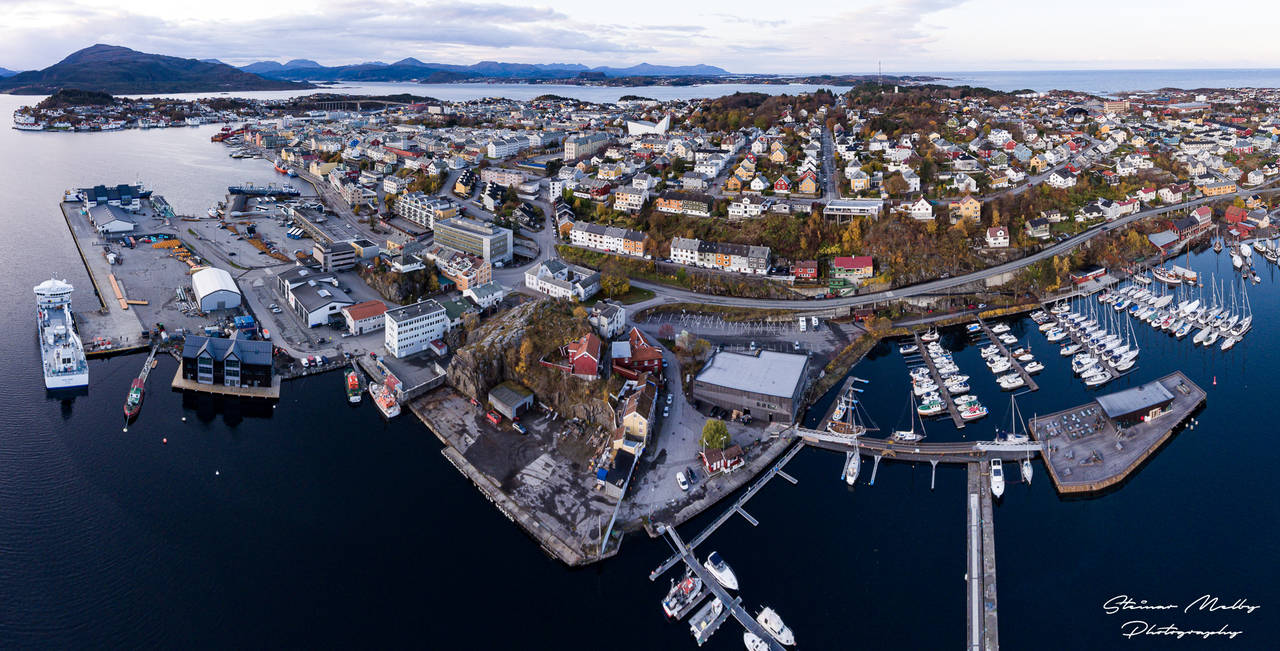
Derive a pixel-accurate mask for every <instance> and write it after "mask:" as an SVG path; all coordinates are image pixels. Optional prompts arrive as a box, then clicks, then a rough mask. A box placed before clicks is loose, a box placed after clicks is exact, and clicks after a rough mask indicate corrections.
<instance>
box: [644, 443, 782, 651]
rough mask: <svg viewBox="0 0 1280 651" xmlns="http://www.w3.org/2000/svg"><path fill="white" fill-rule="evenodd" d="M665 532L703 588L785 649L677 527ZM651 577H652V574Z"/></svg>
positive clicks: (773, 647) (775, 646)
mask: <svg viewBox="0 0 1280 651" xmlns="http://www.w3.org/2000/svg"><path fill="white" fill-rule="evenodd" d="M797 447H799V446H797ZM665 533H666V534H667V537H668V538H670V539H671V544H672V545H673V546H674V547H675V548H676V556H677V558H679V559H680V560H682V561H684V564H685V565H687V566H688V567H689V569H690V570H691V571H692V572H693V573H694V574H696V575H698V578H700V579H702V586H703V588H704V589H708V590H710V591H711V594H712V595H713V596H714V597H715V598H717V599H719V600H720V603H722V604H724V607H725V610H726V611H728V612H729V614H731V615H733V617H734V619H737V620H738V623H739V624H742V627H743V628H745V629H747V630H748V631H751V632H752V633H754V634H755V635H756V637H758V638H760V639H762V640H764V641H765V643H766V644H768V645H769V648H770V649H771V650H772V651H785V647H783V646H782V645H781V644H779V643H778V641H777V640H775V639H774V638H773V636H772V635H770V634H769V632H768V631H766V630H765V629H764V627H763V626H761V625H760V622H757V621H756V618H755V617H752V616H751V613H749V612H747V609H746V608H743V607H742V599H740V598H739V599H734V598H731V597H730V596H729V593H728V592H727V591H725V589H724V586H722V585H720V582H719V581H717V580H716V578H715V577H714V576H711V572H708V571H707V568H705V567H703V565H702V563H699V562H698V559H697V557H696V556H694V555H693V550H692V549H690V548H688V547H686V546H685V544H684V541H683V540H681V539H680V535H679V534H677V533H676V528H675V527H667V528H666V531H665ZM650 578H652V576H651V577H650Z"/></svg>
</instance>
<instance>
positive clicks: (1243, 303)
mask: <svg viewBox="0 0 1280 651" xmlns="http://www.w3.org/2000/svg"><path fill="white" fill-rule="evenodd" d="M1204 285H1205V284H1204V283H1200V284H1197V285H1195V286H1192V285H1190V284H1179V285H1174V286H1173V287H1171V288H1161V287H1160V286H1159V285H1154V286H1153V287H1150V288H1146V287H1144V288H1137V287H1134V286H1129V287H1124V288H1121V289H1118V290H1116V291H1114V292H1108V293H1105V294H1102V295H1099V296H1098V301H1099V302H1101V303H1104V304H1110V305H1111V307H1112V308H1113V309H1114V310H1115V311H1116V312H1127V313H1128V314H1129V315H1130V316H1132V317H1133V318H1135V319H1137V320H1138V321H1139V322H1145V323H1147V324H1149V325H1150V326H1151V327H1152V328H1155V329H1156V330H1163V331H1165V332H1168V333H1169V334H1171V335H1173V336H1174V337H1177V338H1178V339H1182V338H1184V337H1187V336H1188V335H1190V336H1191V341H1192V343H1193V344H1194V345H1197V346H1205V347H1209V346H1217V347H1218V348H1220V349H1222V350H1231V348H1232V347H1233V346H1235V345H1236V344H1238V343H1240V340H1242V339H1243V338H1244V336H1245V335H1246V334H1247V333H1248V332H1249V330H1250V329H1251V328H1252V327H1253V307H1252V306H1251V305H1250V303H1249V291H1248V288H1247V286H1246V285H1245V283H1244V280H1243V279H1241V281H1240V282H1239V284H1238V286H1237V283H1236V282H1235V281H1234V280H1230V279H1226V278H1222V279H1219V278H1216V277H1213V276H1211V277H1210V279H1209V282H1208V287H1207V288H1206V287H1205V286H1204ZM1193 332H1194V333H1195V334H1192V333H1193Z"/></svg>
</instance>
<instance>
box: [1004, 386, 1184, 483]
mask: <svg viewBox="0 0 1280 651" xmlns="http://www.w3.org/2000/svg"><path fill="white" fill-rule="evenodd" d="M1205 395H1206V394H1205V391H1204V389H1202V388H1200V387H1199V386H1198V385H1197V384H1196V383H1195V382H1192V381H1191V379H1190V378H1188V377H1187V376H1186V375H1184V374H1183V373H1182V372H1181V371H1177V372H1174V373H1170V374H1169V375H1166V376H1164V377H1162V378H1159V379H1157V380H1154V381H1152V382H1148V383H1147V384H1143V385H1139V386H1136V387H1131V388H1129V389H1125V390H1123V391H1118V392H1115V393H1111V394H1107V395H1102V396H1099V397H1098V398H1097V399H1095V400H1094V401H1092V402H1089V403H1087V404H1084V405H1080V406H1078V407H1073V408H1071V409H1066V410H1063V411H1059V412H1056V413H1052V414H1048V415H1045V416H1040V417H1037V418H1035V419H1033V420H1032V421H1031V422H1030V423H1028V425H1027V429H1028V431H1029V432H1030V433H1031V435H1032V436H1033V437H1034V438H1035V439H1036V440H1037V441H1041V442H1043V443H1045V444H1046V450H1045V455H1044V459H1045V465H1046V466H1048V468H1049V476H1050V477H1052V478H1053V483H1054V486H1055V487H1056V488H1057V489H1058V492H1059V493H1064V494H1067V493H1094V492H1097V491H1100V490H1103V489H1106V488H1108V487H1111V486H1114V485H1116V484H1118V483H1119V482H1122V481H1124V480H1125V479H1127V478H1129V477H1130V476H1131V475H1132V474H1133V473H1134V472H1135V471H1136V470H1137V469H1138V468H1139V467H1140V466H1141V465H1142V463H1143V462H1144V461H1145V460H1147V459H1148V458H1150V457H1151V455H1153V454H1155V452H1156V451H1157V450H1159V449H1160V447H1161V446H1162V445H1164V443H1165V442H1166V441H1168V440H1169V439H1170V438H1172V437H1173V435H1174V433H1175V432H1177V431H1178V430H1179V428H1180V427H1182V425H1183V424H1184V423H1186V422H1187V420H1188V419H1189V418H1191V415H1192V414H1193V413H1194V412H1195V411H1196V410H1197V409H1198V408H1200V406H1201V405H1203V404H1204V403H1205Z"/></svg>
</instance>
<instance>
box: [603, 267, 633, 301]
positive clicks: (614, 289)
mask: <svg viewBox="0 0 1280 651" xmlns="http://www.w3.org/2000/svg"><path fill="white" fill-rule="evenodd" d="M600 289H602V290H604V293H605V296H608V297H610V298H617V297H619V296H626V295H627V293H628V292H630V291H631V280H630V279H628V278H627V277H626V276H623V275H622V274H619V273H605V274H604V275H602V276H601V277H600Z"/></svg>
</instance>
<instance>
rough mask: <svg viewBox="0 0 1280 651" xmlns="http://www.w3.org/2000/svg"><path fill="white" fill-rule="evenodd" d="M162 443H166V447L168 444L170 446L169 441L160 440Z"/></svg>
mask: <svg viewBox="0 0 1280 651" xmlns="http://www.w3.org/2000/svg"><path fill="white" fill-rule="evenodd" d="M160 442H161V443H164V444H165V445H168V444H169V439H160Z"/></svg>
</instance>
